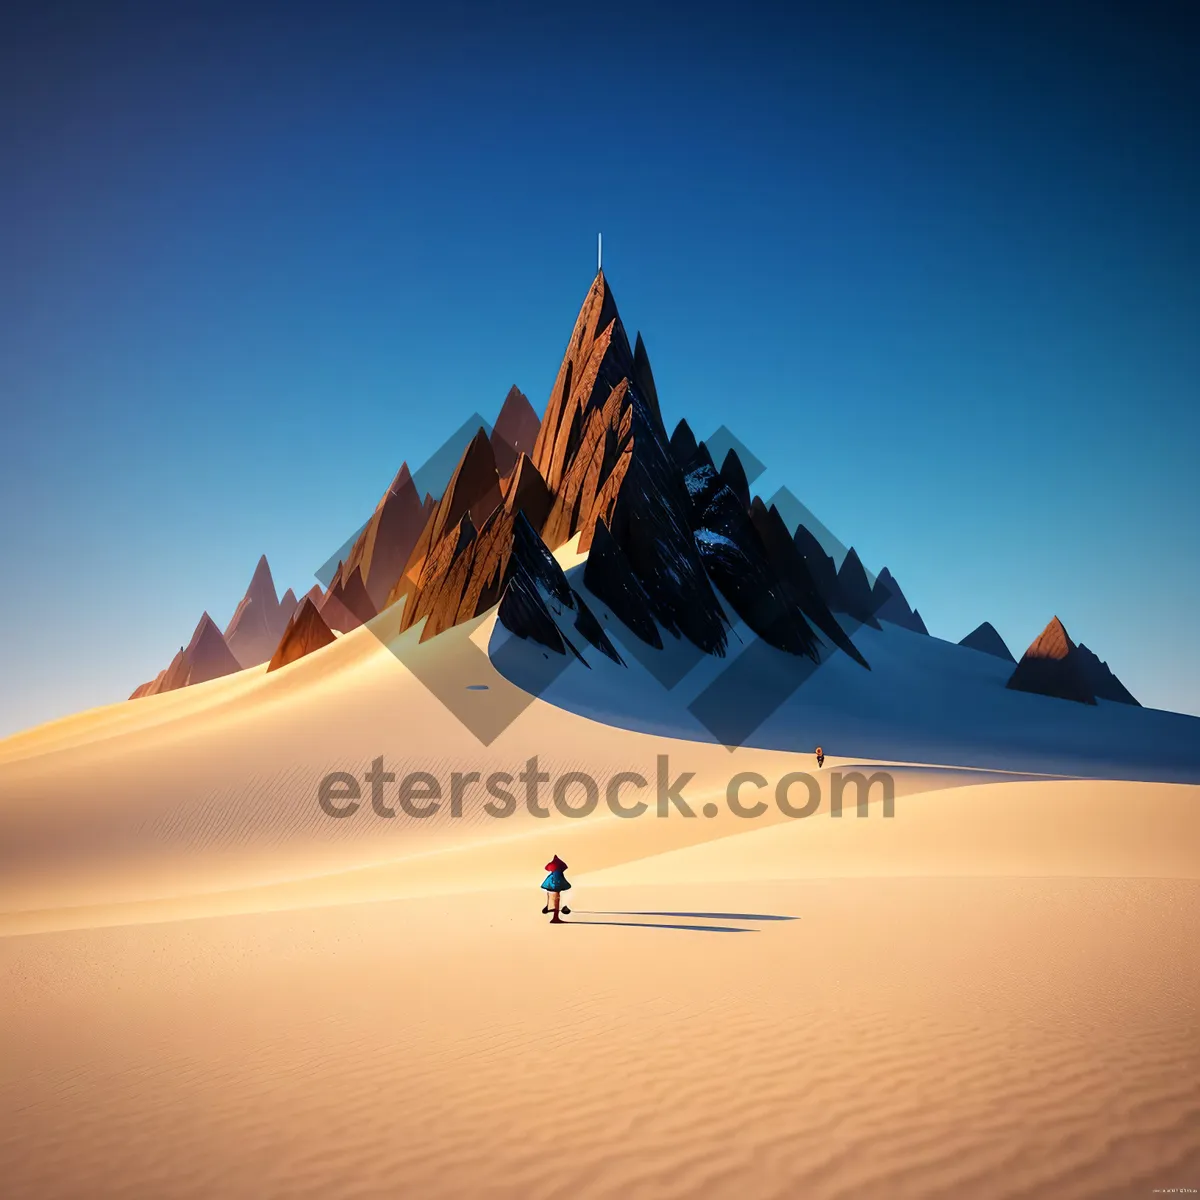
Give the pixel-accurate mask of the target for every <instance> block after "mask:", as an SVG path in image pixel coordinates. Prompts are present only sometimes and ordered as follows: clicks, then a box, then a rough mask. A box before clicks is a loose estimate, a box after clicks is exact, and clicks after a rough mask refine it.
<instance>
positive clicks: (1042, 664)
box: [1007, 617, 1096, 704]
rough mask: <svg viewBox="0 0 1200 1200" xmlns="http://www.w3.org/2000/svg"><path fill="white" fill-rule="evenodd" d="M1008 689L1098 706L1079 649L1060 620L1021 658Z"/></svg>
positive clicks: (1045, 630)
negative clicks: (1081, 664)
mask: <svg viewBox="0 0 1200 1200" xmlns="http://www.w3.org/2000/svg"><path fill="white" fill-rule="evenodd" d="M1007 686H1008V687H1010V688H1012V689H1013V690H1014V691H1018V692H1034V693H1036V694H1037V695H1040V696H1055V697H1057V698H1058V699H1060V700H1075V701H1077V702H1078V703H1080V704H1095V703H1096V697H1095V695H1094V694H1093V692H1092V689H1091V687H1090V686H1089V685H1088V682H1087V679H1086V676H1085V673H1084V671H1083V669H1081V666H1080V662H1079V652H1078V649H1077V647H1076V645H1075V643H1074V642H1073V641H1071V638H1070V635H1069V634H1068V633H1067V630H1066V627H1065V626H1064V625H1063V623H1062V622H1061V621H1060V620H1059V619H1058V618H1057V617H1055V618H1054V619H1053V620H1052V621H1051V622H1050V624H1049V625H1047V626H1046V628H1045V629H1043V630H1042V632H1041V633H1040V634H1038V636H1037V637H1036V638H1035V639H1034V641H1033V644H1032V645H1031V646H1030V647H1029V649H1028V650H1026V651H1025V653H1024V654H1023V655H1022V656H1021V661H1020V662H1019V663H1017V667H1016V670H1015V671H1013V673H1012V676H1011V677H1010V678H1009V681H1008V684H1007Z"/></svg>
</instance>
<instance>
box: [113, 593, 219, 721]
mask: <svg viewBox="0 0 1200 1200" xmlns="http://www.w3.org/2000/svg"><path fill="white" fill-rule="evenodd" d="M241 669H242V665H241V663H239V662H238V660H237V659H236V658H234V657H233V652H232V651H231V650H230V649H229V647H228V646H227V645H226V644H225V639H224V637H222V636H221V631H220V629H218V628H217V626H216V623H215V622H214V621H213V619H212V617H210V616H209V615H208V613H205V614H204V615H203V616H202V617H201V618H200V621H199V623H198V624H197V625H196V629H195V632H193V634H192V639H191V641H190V642H188V644H187V645H186V646H181V647H180V648H179V651H178V653H177V654H176V655H175V657H174V658H173V659H172V660H171V663H170V665H169V666H168V667H167V668H166V669H165V670H163V671H160V672H159V673H158V674H157V675H156V676H155V677H154V678H153V679H152V680H150V681H149V682H148V683H143V684H142V685H141V686H140V687H138V688H136V689H135V690H134V692H133V694H132V695H131V696H130V697H129V698H130V699H131V700H137V699H140V698H141V697H143V696H156V695H159V694H160V693H162V692H173V691H176V690H177V689H178V688H184V687H190V686H191V685H192V684H194V683H207V682H208V681H209V680H210V679H220V678H221V677H222V676H224V675H232V674H233V673H234V672H235V671H240V670H241Z"/></svg>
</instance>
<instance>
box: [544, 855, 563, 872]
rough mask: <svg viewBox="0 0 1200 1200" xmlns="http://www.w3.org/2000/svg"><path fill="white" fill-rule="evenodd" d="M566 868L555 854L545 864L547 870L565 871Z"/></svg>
mask: <svg viewBox="0 0 1200 1200" xmlns="http://www.w3.org/2000/svg"><path fill="white" fill-rule="evenodd" d="M566 869H567V864H566V863H565V862H563V860H562V859H561V858H559V857H558V855H557V854H556V855H555V856H554V857H553V858H552V859H551V860H550V861H549V862H548V863H547V864H546V870H547V871H565V870H566Z"/></svg>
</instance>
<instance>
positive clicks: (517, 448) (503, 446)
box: [491, 383, 542, 478]
mask: <svg viewBox="0 0 1200 1200" xmlns="http://www.w3.org/2000/svg"><path fill="white" fill-rule="evenodd" d="M541 426H542V423H541V421H539V420H538V415H537V413H536V412H534V411H533V405H532V404H530V403H529V398H528V397H527V396H526V395H525V393H524V392H522V391H521V389H520V388H518V387H517V385H516V384H515V383H514V384H513V386H512V387H511V388H509V389H508V395H507V396H505V398H504V403H503V405H501V407H500V415H499V416H498V417H497V418H496V423H495V425H493V426H492V437H491V442H492V453H493V454H494V455H495V457H496V470H497V471H498V472H499V474H500V476H501V478H503V477H504V476H506V475H508V474H509V472H510V471H511V470H512V469H513V467H515V466H516V465H517V461H518V460H519V459H520V457H521V455H523V454H527V455H528V454H532V453H533V447H534V445H535V444H536V443H537V435H538V430H539V429H541Z"/></svg>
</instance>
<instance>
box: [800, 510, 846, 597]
mask: <svg viewBox="0 0 1200 1200" xmlns="http://www.w3.org/2000/svg"><path fill="white" fill-rule="evenodd" d="M792 540H793V541H794V543H795V546H796V550H797V552H798V553H799V555H800V557H801V558H802V559H804V565H805V566H806V567H807V568H808V573H809V575H811V576H812V581H813V584H814V585H815V586H816V589H817V591H818V592H819V593H820V596H821V599H822V600H824V601H825V603H826V605H827V606H828V607H829V609H830V611H832V612H844V611H845V609H844V608H843V607H842V593H841V589H840V588H839V587H838V573H837V565H836V564H835V563H834V561H833V557H832V556H831V555H829V554H826V553H825V550H824V549H823V547H822V546H821V543H820V542H818V541H817V539H816V538H815V537H813V535H812V534H811V533H810V532H809V530H808V528H807V527H806V526H804V525H797V526H796V532H795V534H794V535H793V539H792Z"/></svg>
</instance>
